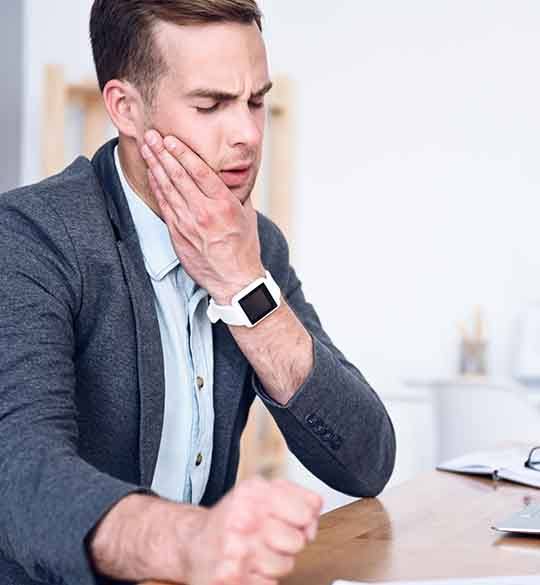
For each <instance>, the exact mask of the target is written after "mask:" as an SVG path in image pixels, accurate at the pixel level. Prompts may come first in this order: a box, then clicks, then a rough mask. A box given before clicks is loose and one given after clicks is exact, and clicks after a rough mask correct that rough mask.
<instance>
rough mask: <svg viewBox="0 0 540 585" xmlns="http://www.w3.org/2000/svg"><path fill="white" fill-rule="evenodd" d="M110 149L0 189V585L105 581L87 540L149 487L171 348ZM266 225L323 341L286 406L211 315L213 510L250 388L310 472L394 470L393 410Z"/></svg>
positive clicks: (278, 262) (352, 482) (298, 307)
mask: <svg viewBox="0 0 540 585" xmlns="http://www.w3.org/2000/svg"><path fill="white" fill-rule="evenodd" d="M115 144H116V141H111V142H109V143H108V144H105V145H104V146H103V147H102V148H101V149H100V150H99V152H98V153H97V154H96V156H95V157H94V159H93V160H92V162H90V161H88V160H87V159H85V158H82V157H81V158H78V159H77V160H76V161H75V162H74V163H73V164H71V165H70V166H69V167H68V168H67V169H66V170H64V171H63V172H62V173H60V174H59V175H56V176H54V177H51V178H49V179H46V180H45V181H42V182H41V183H38V184H36V185H32V186H29V187H23V188H20V189H17V190H15V191H12V192H9V193H6V194H4V195H2V196H0V436H1V440H0V583H1V584H2V585H36V584H37V583H50V584H64V583H65V584H70V585H95V584H96V583H110V580H107V579H103V578H100V577H98V576H97V575H96V574H95V572H94V571H93V569H92V567H91V564H90V562H89V558H88V555H87V550H86V546H85V539H86V538H87V536H88V534H89V533H90V532H91V530H92V528H93V527H94V526H95V525H96V524H97V522H98V521H99V519H100V518H101V517H102V516H103V515H104V514H105V513H106V512H107V511H108V510H109V509H110V508H111V507H112V506H113V505H114V504H115V503H116V502H118V500H120V499H121V498H122V497H124V496H126V495H127V494H129V493H133V492H143V493H144V492H150V489H149V486H150V485H151V481H152V474H153V470H154V466H155V463H156V457H157V452H158V448H159V443H160V433H161V426H162V417H163V396H164V376H163V363H162V353H161V343H160V336H159V328H158V322H157V317H156V314H155V311H154V305H153V293H152V286H151V283H150V281H149V278H148V276H147V273H146V270H145V267H144V262H143V257H142V253H141V250H140V247H139V243H138V240H137V235H136V232H135V228H134V225H133V222H132V219H131V216H130V213H129V209H128V206H127V202H126V199H125V197H124V193H123V191H122V188H121V186H120V182H119V178H118V175H117V173H116V169H115V166H114V160H113V148H114V146H115ZM259 233H260V240H261V248H262V258H263V262H264V265H265V266H266V267H267V268H268V269H269V270H270V271H271V273H272V274H273V276H274V278H275V280H276V281H277V283H278V284H279V285H280V287H281V289H282V291H283V294H284V295H285V297H286V298H287V301H288V303H289V304H290V306H291V307H292V308H293V310H294V311H295V312H296V314H297V315H298V317H299V318H300V319H301V321H302V322H303V323H304V325H305V326H306V328H307V329H308V331H309V332H310V334H311V335H312V337H313V341H314V368H313V371H312V372H311V374H310V376H309V378H308V379H307V380H306V382H305V384H304V385H303V386H302V388H301V389H300V390H299V391H298V393H297V394H296V395H295V397H294V398H293V399H292V400H291V402H290V404H288V405H287V406H285V407H284V406H280V405H279V404H277V403H275V402H274V401H272V400H271V399H270V398H269V397H268V396H267V395H266V394H265V393H264V390H263V389H262V387H261V385H260V383H259V382H258V380H257V378H256V376H255V375H254V373H253V370H252V368H251V367H250V365H249V363H248V362H247V360H246V359H245V358H244V356H243V355H242V353H241V352H240V350H239V349H238V347H237V345H236V344H235V342H234V340H233V338H232V337H231V335H230V333H229V331H228V329H227V327H226V326H224V325H223V324H222V323H218V324H216V325H215V326H214V328H213V337H214V364H215V365H214V367H215V371H214V376H215V381H214V401H215V413H216V418H215V428H214V447H213V449H214V451H213V460H212V468H211V472H210V478H209V482H208V487H207V489H206V492H205V495H204V499H203V505H207V506H209V505H212V504H213V503H215V502H216V501H218V500H219V499H220V498H221V497H222V496H223V494H225V492H227V491H228V490H229V489H230V488H231V487H232V486H233V484H234V482H235V477H236V471H237V466H238V456H239V443H240V435H241V433H242V430H243V428H244V425H245V423H246V418H247V416H248V411H249V407H250V405H251V403H252V401H253V399H254V397H255V396H256V395H259V396H260V397H261V398H262V400H263V401H264V403H265V404H266V406H267V407H268V409H269V410H270V412H271V413H272V416H273V417H274V418H275V420H276V421H277V423H278V425H279V427H280V429H281V430H282V432H283V434H284V436H285V438H286V440H287V444H288V446H289V448H290V449H291V450H292V451H293V453H295V454H296V456H297V457H298V458H299V459H300V460H301V461H302V463H303V464H304V465H305V466H306V467H307V468H309V469H310V470H311V471H312V472H313V473H314V474H315V475H317V476H318V477H319V478H321V479H322V480H323V481H325V482H326V483H327V484H328V485H330V486H332V487H334V488H336V489H338V490H340V491H343V492H346V493H348V494H352V495H355V496H375V495H376V494H378V493H379V492H380V491H381V490H382V488H383V487H384V485H385V484H386V482H387V480H388V478H389V477H390V474H391V472H392V469H393V465H394V457H395V438H394V432H393V429H392V424H391V422H390V419H389V417H388V415H387V413H386V411H385V408H384V406H383V405H382V403H381V401H380V400H379V398H378V397H377V395H376V394H375V392H374V391H373V390H372V389H371V388H370V386H369V385H368V383H367V382H366V380H365V379H364V378H363V377H362V375H361V374H360V372H359V371H358V370H356V369H355V368H354V367H353V366H352V365H351V364H350V363H349V362H347V361H346V359H345V358H344V357H343V355H342V354H341V353H340V352H339V351H338V350H337V349H336V348H335V347H334V345H333V344H332V342H331V341H330V339H329V338H328V336H327V335H326V333H325V332H324V330H323V329H322V327H321V324H320V322H319V319H318V318H317V315H316V313H315V311H314V310H313V307H312V306H311V305H310V304H308V303H307V302H306V300H305V299H304V295H303V293H302V288H301V284H300V282H299V280H298V278H297V277H296V274H295V272H294V270H293V269H292V268H291V267H290V266H289V257H288V248H287V244H286V242H285V240H284V238H283V236H282V234H281V233H280V231H279V230H278V228H277V227H276V226H275V225H274V224H273V223H272V222H270V221H269V220H268V219H267V218H266V217H264V216H262V215H260V216H259ZM321 269H324V267H323V266H322V263H321Z"/></svg>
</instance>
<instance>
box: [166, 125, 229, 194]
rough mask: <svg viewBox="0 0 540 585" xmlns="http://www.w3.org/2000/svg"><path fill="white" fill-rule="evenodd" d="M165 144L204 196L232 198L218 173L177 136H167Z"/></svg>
mask: <svg viewBox="0 0 540 585" xmlns="http://www.w3.org/2000/svg"><path fill="white" fill-rule="evenodd" d="M163 143H164V145H165V148H166V149H167V151H168V152H169V153H170V154H171V155H172V156H173V157H174V158H175V159H176V160H177V161H178V162H179V163H180V164H181V165H182V167H183V168H184V169H185V170H186V171H187V172H188V173H189V175H190V177H191V178H192V179H193V181H194V182H195V184H196V185H197V187H198V188H199V189H200V191H201V192H202V193H203V194H204V195H206V196H207V197H209V198H210V199H229V198H230V197H232V195H231V192H230V191H229V189H228V188H227V185H225V183H224V182H223V181H222V180H221V178H220V177H219V176H218V175H217V173H216V172H215V171H214V170H213V169H212V168H211V167H210V166H209V165H208V164H207V163H206V162H205V161H204V160H203V159H202V158H201V157H200V156H199V155H197V154H196V153H195V152H193V150H191V148H189V146H187V145H186V144H185V143H183V142H181V141H180V140H179V139H178V138H176V137H175V136H167V137H166V138H165V140H164V141H163Z"/></svg>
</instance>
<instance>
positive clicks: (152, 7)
mask: <svg viewBox="0 0 540 585" xmlns="http://www.w3.org/2000/svg"><path fill="white" fill-rule="evenodd" d="M261 21H262V13H261V11H260V10H259V7H258V6H257V0H94V4H93V5H92V12H91V16H90V40H91V42H92V52H93V54H94V63H95V66H96V73H97V77H98V82H99V87H100V88H101V90H102V91H103V88H104V87H105V85H106V84H107V82H108V81H110V80H111V79H123V80H126V81H129V82H130V83H132V84H133V85H134V86H135V87H136V88H137V89H138V90H139V91H140V92H141V94H142V96H143V99H144V100H145V101H146V103H147V104H152V103H153V100H154V97H155V89H156V86H157V84H158V81H159V79H160V77H161V76H162V75H163V74H165V73H166V71H167V65H166V63H165V60H164V58H163V56H162V55H161V52H160V50H159V47H158V46H156V43H155V42H154V31H155V26H156V24H157V23H158V22H168V23H171V24H177V25H190V24H192V25H193V24H205V23H213V22H240V23H246V24H249V23H253V22H255V23H256V24H257V26H258V27H259V29H260V30H261V31H262V22H261ZM201 50H204V47H201Z"/></svg>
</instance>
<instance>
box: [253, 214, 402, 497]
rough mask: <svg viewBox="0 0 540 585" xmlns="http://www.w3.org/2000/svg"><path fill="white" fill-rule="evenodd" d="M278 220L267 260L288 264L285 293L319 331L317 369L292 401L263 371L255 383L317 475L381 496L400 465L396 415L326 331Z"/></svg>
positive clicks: (351, 490) (347, 489) (357, 492)
mask: <svg viewBox="0 0 540 585" xmlns="http://www.w3.org/2000/svg"><path fill="white" fill-rule="evenodd" d="M272 228H273V232H274V233H273V237H272V240H273V242H272V244H271V245H270V246H269V247H270V248H271V250H272V251H271V252H267V254H266V258H265V257H264V256H265V254H263V261H265V260H266V261H265V264H266V266H274V267H275V270H276V274H280V275H281V274H282V273H283V268H281V270H280V266H283V265H285V266H286V272H285V277H283V278H281V282H280V285H281V287H282V294H283V296H284V298H285V299H286V301H287V303H288V304H289V306H290V307H291V308H292V310H293V311H294V312H295V313H296V315H297V316H298V318H299V319H300V321H301V322H302V323H303V325H304V327H305V328H306V329H307V331H308V332H309V334H310V335H311V338H312V340H313V369H312V371H311V373H310V374H309V375H308V377H307V379H306V380H305V381H304V383H303V385H302V386H301V387H300V388H299V389H298V391H297V392H296V394H295V395H294V396H293V397H292V399H291V400H290V401H289V402H288V403H287V404H286V405H281V404H279V403H277V402H276V401H274V400H273V399H272V398H271V397H270V396H269V395H268V394H267V393H266V391H265V390H264V388H263V386H262V384H261V382H260V380H258V378H257V376H256V375H255V374H253V387H254V390H255V392H256V394H257V395H258V396H259V397H260V398H261V400H262V401H263V402H264V404H265V405H266V407H267V408H268V409H269V411H270V413H271V414H272V416H273V417H274V419H275V421H276V422H277V424H278V426H279V428H280V430H281V432H282V433H283V435H284V437H285V440H286V442H287V445H288V447H289V449H290V450H291V451H292V452H293V453H294V454H295V456H296V457H297V458H298V459H299V460H300V461H301V462H302V464H303V465H304V466H305V467H307V468H308V469H309V470H310V471H311V472H312V473H313V474H314V475H315V476H317V477H318V478H319V479H321V480H322V481H324V482H325V483H326V484H328V485H329V486H330V487H332V488H334V489H337V490H339V491H341V492H344V493H347V494H350V495H352V496H357V497H362V496H376V495H377V494H379V493H380V492H381V491H382V489H383V488H384V486H385V485H386V483H387V482H388V480H389V478H390V476H391V474H392V471H393V468H394V463H395V454H396V440H395V433H394V428H393V425H392V422H391V420H390V417H389V415H388V413H387V411H386V409H385V407H384V405H383V403H382V402H381V400H380V399H379V397H378V396H377V394H376V393H375V391H374V390H373V389H372V388H371V386H370V385H369V384H368V382H367V381H366V379H365V378H364V376H363V375H362V374H361V373H360V372H359V371H358V369H356V368H355V367H354V366H353V365H352V364H351V363H349V362H348V361H347V360H346V358H345V357H344V355H343V354H342V353H341V352H340V351H339V350H338V349H337V348H336V347H335V346H334V344H333V343H332V341H331V340H330V338H329V336H328V335H327V334H326V332H325V331H324V329H323V327H322V325H321V322H320V320H319V318H318V316H317V313H316V312H315V309H314V308H313V306H312V305H311V304H310V303H308V302H307V301H306V299H305V297H304V293H303V291H302V285H301V282H300V281H299V279H298V277H297V275H296V273H295V271H294V269H293V268H292V267H290V265H289V253H288V246H287V243H286V241H285V239H284V237H283V235H282V234H281V232H280V231H279V230H278V228H277V227H276V226H274V225H273V224H272ZM265 240H268V236H263V237H262V238H261V243H262V245H263V248H264V247H265V246H264V244H265ZM267 245H268V243H267ZM270 270H272V268H270ZM273 274H274V273H273Z"/></svg>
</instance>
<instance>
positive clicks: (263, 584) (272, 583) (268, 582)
mask: <svg viewBox="0 0 540 585" xmlns="http://www.w3.org/2000/svg"><path fill="white" fill-rule="evenodd" d="M242 583H245V585H278V582H277V581H276V580H275V579H267V578H266V577H263V576H262V575H257V574H256V573H253V574H251V575H249V577H248V578H247V581H242Z"/></svg>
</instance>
